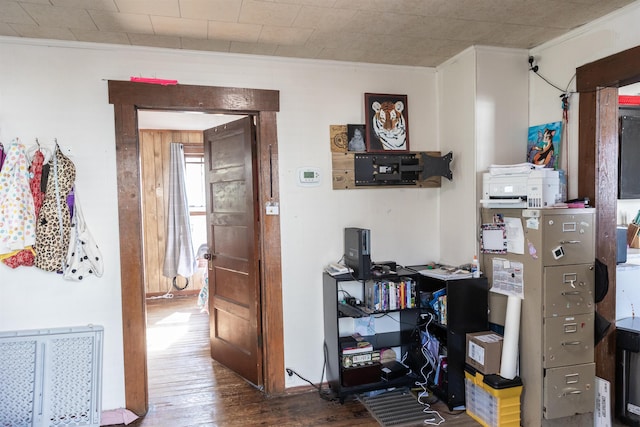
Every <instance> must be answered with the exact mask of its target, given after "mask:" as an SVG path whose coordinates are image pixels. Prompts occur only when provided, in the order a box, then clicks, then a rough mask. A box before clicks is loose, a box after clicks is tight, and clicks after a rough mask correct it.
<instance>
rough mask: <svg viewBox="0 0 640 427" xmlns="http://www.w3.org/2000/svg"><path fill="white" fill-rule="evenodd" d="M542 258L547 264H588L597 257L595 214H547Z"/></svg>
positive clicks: (544, 219)
mask: <svg viewBox="0 0 640 427" xmlns="http://www.w3.org/2000/svg"><path fill="white" fill-rule="evenodd" d="M540 221H542V222H543V223H544V224H542V226H543V240H544V247H543V248H542V257H543V258H542V260H543V263H544V265H545V266H547V265H568V264H588V263H593V261H594V259H595V232H596V230H595V223H594V215H593V214H588V213H584V214H575V215H562V214H558V215H545V216H543V217H542V218H541V219H540Z"/></svg>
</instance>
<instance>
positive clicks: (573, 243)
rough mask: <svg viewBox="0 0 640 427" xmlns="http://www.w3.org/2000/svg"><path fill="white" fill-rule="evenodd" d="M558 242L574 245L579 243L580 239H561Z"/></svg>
mask: <svg viewBox="0 0 640 427" xmlns="http://www.w3.org/2000/svg"><path fill="white" fill-rule="evenodd" d="M560 243H561V244H563V245H575V244H578V243H580V240H561V241H560Z"/></svg>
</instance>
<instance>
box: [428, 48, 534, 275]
mask: <svg viewBox="0 0 640 427" xmlns="http://www.w3.org/2000/svg"><path fill="white" fill-rule="evenodd" d="M527 57H528V54H527V51H525V50H521V49H502V48H493V47H487V46H474V47H471V48H469V49H466V50H465V51H463V52H461V53H460V54H458V55H456V56H455V57H454V58H452V59H451V60H449V61H447V62H445V63H444V64H442V65H441V66H439V67H438V69H437V71H438V76H437V81H438V95H439V97H438V103H439V104H438V105H439V111H438V112H439V123H440V127H439V140H440V150H441V151H442V152H443V153H446V152H448V151H450V150H451V151H453V153H454V164H453V167H452V170H453V182H452V183H451V184H450V185H447V186H446V187H443V188H442V191H441V212H440V224H441V228H442V230H444V231H443V233H442V235H441V240H440V250H441V257H442V260H443V262H446V263H449V264H454V265H458V264H464V263H468V262H471V259H472V258H473V255H474V254H476V255H477V254H478V252H479V251H478V234H479V233H478V230H479V224H480V220H479V215H478V213H479V210H478V202H479V199H480V196H481V190H482V172H484V171H486V170H487V169H488V168H489V166H490V165H492V164H513V163H521V162H524V161H526V148H527V127H528V121H527V120H528V103H527V90H528V86H527V85H528V75H527V69H528V63H527Z"/></svg>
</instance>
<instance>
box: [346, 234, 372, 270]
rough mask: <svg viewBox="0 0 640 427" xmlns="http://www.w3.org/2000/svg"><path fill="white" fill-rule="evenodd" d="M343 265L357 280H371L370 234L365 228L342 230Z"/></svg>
mask: <svg viewBox="0 0 640 427" xmlns="http://www.w3.org/2000/svg"><path fill="white" fill-rule="evenodd" d="M344 263H345V265H346V266H347V267H350V268H352V269H353V275H354V277H355V278H357V279H359V280H364V279H369V278H371V232H370V230H368V229H366V228H356V227H347V228H345V229H344Z"/></svg>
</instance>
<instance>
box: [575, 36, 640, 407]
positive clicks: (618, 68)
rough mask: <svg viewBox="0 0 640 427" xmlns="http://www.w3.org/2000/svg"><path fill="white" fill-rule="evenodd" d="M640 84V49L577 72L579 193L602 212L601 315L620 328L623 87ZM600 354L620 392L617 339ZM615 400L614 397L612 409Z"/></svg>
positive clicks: (605, 373)
mask: <svg viewBox="0 0 640 427" xmlns="http://www.w3.org/2000/svg"><path fill="white" fill-rule="evenodd" d="M638 81H640V47H635V48H632V49H629V50H626V51H623V52H620V53H617V54H615V55H611V56H609V57H606V58H603V59H600V60H598V61H595V62H592V63H590V64H586V65H583V66H581V67H579V68H578V69H577V70H576V87H577V90H578V92H579V93H580V111H579V162H580V163H579V164H580V167H579V169H578V193H579V195H580V196H589V197H590V198H591V200H592V202H593V205H594V206H595V207H596V227H597V230H596V235H597V241H596V258H597V259H599V260H600V261H602V262H603V263H605V264H606V265H607V267H608V272H609V292H608V293H607V296H606V297H605V299H604V300H603V301H602V302H600V303H599V304H598V305H597V307H596V310H597V312H598V314H600V315H601V316H603V317H604V318H605V319H606V320H608V321H609V322H611V323H612V325H615V298H616V223H617V193H618V87H620V86H624V85H627V84H631V83H636V82H638ZM614 329H615V326H612V327H611V328H610V330H609V333H608V335H607V336H606V337H605V338H604V339H603V340H602V341H601V342H600V343H599V344H598V345H597V346H596V348H595V361H596V374H597V375H598V376H599V377H600V378H603V379H605V380H607V381H609V382H610V383H611V389H612V390H615V360H616V353H615V347H616V346H615V334H614V333H612V332H613V330H614ZM613 408H615V395H614V394H612V396H611V409H612V410H613Z"/></svg>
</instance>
